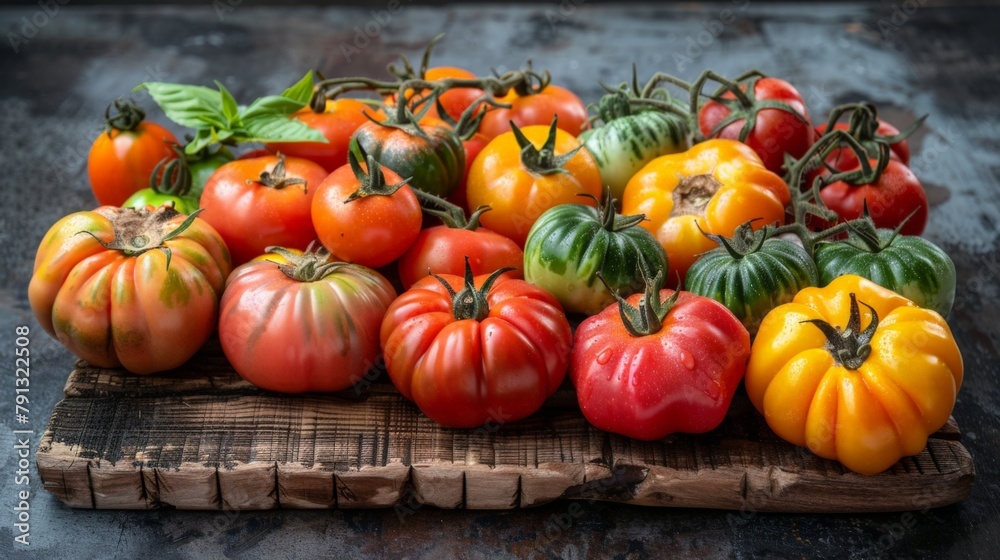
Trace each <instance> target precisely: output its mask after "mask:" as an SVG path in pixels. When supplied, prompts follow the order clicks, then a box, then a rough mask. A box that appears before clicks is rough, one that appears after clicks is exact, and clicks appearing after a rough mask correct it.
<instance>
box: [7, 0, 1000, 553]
mask: <svg viewBox="0 0 1000 560" xmlns="http://www.w3.org/2000/svg"><path fill="white" fill-rule="evenodd" d="M223 1H225V0H223ZM232 3H233V4H236V3H237V2H236V1H235V0H233V1H232ZM578 3H579V1H577V2H576V3H574V2H568V1H567V2H563V4H562V8H560V4H559V3H556V2H551V3H546V4H540V5H538V6H536V7H518V8H514V9H501V8H481V7H475V6H461V5H458V6H448V7H445V8H428V7H417V6H413V5H410V4H409V2H406V1H403V2H402V3H401V6H402V9H401V10H400V11H398V12H397V13H396V14H394V15H392V19H391V21H390V22H389V23H388V24H387V25H384V26H383V28H382V29H380V30H379V32H378V33H377V34H376V36H375V37H374V38H372V39H371V40H370V42H369V43H368V44H367V45H365V46H363V48H361V49H360V50H361V52H360V53H359V54H355V55H354V56H352V57H350V58H349V59H348V57H345V56H344V54H343V50H342V45H350V44H352V42H353V41H354V40H355V35H356V31H355V29H354V28H355V26H359V27H360V28H362V29H363V28H364V26H365V25H366V24H368V23H369V22H371V21H373V16H372V13H371V10H370V9H365V8H357V7H353V8H342V9H335V8H330V9H321V8H308V7H305V8H297V9H294V10H287V9H270V8H257V7H253V8H251V7H247V6H236V7H235V8H234V9H233V10H232V11H229V12H225V13H222V15H221V17H220V15H219V14H218V13H217V11H216V9H214V8H213V6H212V4H211V3H210V2H208V1H207V0H206V1H205V2H204V3H203V4H202V5H200V6H189V7H183V8H169V7H167V8H137V9H128V8H81V9H74V8H72V7H70V6H66V7H62V8H60V11H59V13H57V14H56V15H54V16H52V17H42V16H39V15H37V14H38V13H39V8H38V7H37V5H34V6H28V7H22V8H16V9H10V8H8V9H4V10H3V11H0V30H3V31H4V33H5V37H7V43H5V44H4V45H2V46H0V53H2V54H0V77H2V78H0V79H2V85H0V103H2V104H3V108H4V110H3V112H2V114H0V131H2V133H0V154H2V156H0V157H2V158H3V166H2V169H3V179H2V181H3V182H2V189H0V263H2V267H0V278H2V289H0V355H2V356H3V363H4V364H6V365H5V371H7V372H8V373H7V374H5V375H4V376H3V379H4V381H3V387H0V511H2V513H0V557H3V558H10V557H12V555H15V556H16V557H22V556H23V557H28V558H47V559H54V558H78V557H95V558H97V557H99V558H111V557H114V558H119V557H121V558H132V557H137V556H139V555H156V556H157V557H159V558H163V559H171V558H196V557H221V556H226V557H237V556H238V557H246V558H269V557H286V556H292V555H294V556H317V555H324V556H330V557H334V558H347V557H359V556H363V557H401V558H403V557H405V558H442V557H465V558H486V557H505V558H506V557H524V556H532V555H534V556H535V557H557V558H584V557H616V558H645V557H662V556H683V557H736V558H758V557H761V558H769V557H824V558H869V557H894V558H930V557H935V558H937V557H948V556H954V557H995V551H996V550H997V545H998V540H1000V513H998V506H997V498H998V494H1000V486H998V485H1000V474H998V473H1000V466H998V463H997V449H998V427H1000V394H998V385H997V383H996V381H995V379H996V377H997V375H998V374H1000V366H998V363H1000V351H998V337H997V334H996V327H995V325H996V318H997V317H998V316H1000V295H998V291H1000V290H998V288H997V286H998V282H997V275H998V273H1000V251H998V249H997V237H998V228H997V220H998V216H1000V213H998V206H1000V189H998V179H1000V156H998V154H1000V117H998V111H997V109H998V103H997V100H998V96H997V93H996V92H997V91H998V86H1000V77H998V76H1000V72H998V70H1000V44H998V42H997V41H996V34H995V33H996V31H995V30H996V25H997V23H998V22H1000V8H998V7H962V8H955V9H950V8H938V7H931V6H926V5H923V4H924V3H918V2H900V3H899V5H898V6H897V7H896V8H895V9H894V8H893V7H892V6H893V4H888V5H883V6H880V7H864V6H859V5H851V4H841V5H835V6H805V7H801V6H794V5H790V4H781V5H758V4H757V3H754V4H753V5H752V6H749V7H744V6H745V4H746V3H745V2H721V3H718V4H705V5H687V4H684V5H678V6H676V7H662V8H660V7H653V6H642V5H634V6H633V5H611V4H602V5H600V6H597V5H589V4H581V5H579V6H578V7H574V6H575V4H578ZM221 5H224V4H221ZM386 5H387V4H386V3H378V4H377V8H376V9H384V8H385V6H386ZM914 6H920V7H918V8H916V11H913V12H912V13H909V14H907V13H906V12H905V11H904V10H903V8H906V10H907V11H912V10H913V7H914ZM727 9H728V10H732V15H733V17H734V21H733V22H732V23H731V24H728V25H722V26H721V27H719V29H721V33H720V34H719V36H718V37H713V36H712V35H707V34H704V33H703V31H704V30H705V29H706V23H705V22H710V21H711V20H714V19H718V18H721V17H728V16H727V15H726V14H724V13H723V10H727ZM560 10H561V11H560ZM33 17H35V18H36V19H37V21H39V22H42V21H44V25H39V26H38V27H37V29H36V30H35V32H33V33H32V30H31V29H30V28H28V29H27V30H26V31H27V32H28V33H24V30H22V27H23V26H24V21H25V20H24V19H23V18H28V21H30V20H31V19H32V18H33ZM707 25H708V27H711V28H717V27H718V26H715V25H714V24H711V23H708V24H707ZM370 28H374V25H371V26H370ZM441 31H446V32H447V33H448V37H447V38H446V40H445V41H444V42H443V43H441V45H440V46H439V48H438V50H437V56H436V57H435V62H437V63H439V64H456V65H461V66H464V67H467V68H470V69H472V70H474V71H477V72H480V73H483V72H487V71H488V70H489V69H490V68H491V67H495V68H497V69H498V70H502V69H504V68H510V67H516V66H519V65H521V64H522V63H523V62H524V61H525V59H527V58H531V59H532V60H533V61H534V64H535V65H536V67H539V68H549V69H551V71H552V74H553V76H554V80H555V82H556V83H559V84H563V85H566V86H568V87H570V88H572V89H574V90H576V91H577V92H579V94H580V95H581V96H582V97H583V98H584V99H585V100H587V101H596V99H597V97H598V95H599V94H600V89H599V87H598V85H597V80H603V81H605V82H607V83H616V82H618V81H621V80H623V79H626V78H627V77H628V72H629V66H630V64H631V62H632V61H633V60H634V61H635V62H637V63H638V66H639V70H640V72H641V74H642V75H648V74H650V73H652V72H653V71H654V70H661V71H666V72H670V73H674V74H677V75H680V76H681V77H684V78H687V79H690V78H693V77H694V76H695V75H696V74H697V73H698V72H700V71H701V69H703V68H706V67H713V68H716V69H717V70H719V71H721V72H722V73H724V74H730V75H733V74H737V73H739V72H741V71H743V70H745V69H747V68H750V67H758V68H760V69H762V70H764V71H765V72H767V73H769V74H773V75H778V76H783V77H786V78H788V79H789V80H790V81H792V82H793V83H794V84H796V85H797V86H798V88H799V89H800V91H801V92H802V93H803V95H804V97H805V99H806V102H807V103H808V105H809V107H810V109H811V111H812V112H813V115H814V116H819V115H823V114H825V112H826V111H827V110H828V109H829V108H830V107H831V106H833V105H835V104H838V103H842V102H847V101H854V100H859V99H862V98H866V99H870V100H871V101H874V102H876V103H877V104H878V105H879V106H880V108H881V109H882V114H883V115H884V116H886V117H888V118H889V119H890V120H894V121H896V122H897V124H899V123H904V124H905V123H907V122H909V120H910V119H912V118H913V116H914V115H920V114H924V113H930V114H931V117H930V119H929V120H928V122H927V125H926V127H925V128H924V130H923V131H921V132H920V133H919V134H918V135H917V136H916V138H915V139H914V140H913V141H912V143H913V153H914V158H913V159H914V161H913V168H914V170H915V172H916V173H917V174H918V176H919V177H920V178H921V180H922V181H924V182H925V185H926V186H927V188H928V191H929V194H930V196H931V199H932V200H933V201H934V203H935V206H934V208H933V209H932V211H931V215H930V221H929V224H928V227H927V231H926V236H927V237H928V238H930V239H931V240H933V241H935V242H936V243H939V244H941V245H942V246H943V247H945V248H946V249H947V250H948V251H949V252H951V254H952V256H953V257H954V259H955V261H956V264H957V267H958V272H959V295H958V303H957V306H956V310H955V312H954V313H953V315H952V318H951V322H952V325H953V329H954V331H955V334H956V336H957V337H958V339H959V342H960V346H961V348H962V350H963V352H964V356H965V359H966V376H967V377H966V383H965V386H964V387H963V388H962V393H961V394H960V395H959V399H958V404H957V406H956V408H955V417H956V418H957V419H958V422H959V424H960V425H961V426H962V428H963V430H964V432H965V435H964V443H965V445H966V446H967V447H968V448H969V450H970V451H971V453H972V455H973V457H974V459H975V462H976V468H977V470H978V478H977V481H976V484H975V486H974V488H973V491H972V495H971V496H970V497H969V499H968V500H966V501H965V502H963V503H961V504H958V505H955V506H950V507H946V508H942V509H937V510H931V511H919V510H918V511H914V512H910V513H893V514H884V515H864V516H853V515H774V514H768V515H764V514H754V513H753V512H743V513H740V512H715V511H690V510H674V509H659V508H641V507H634V506H622V505H614V504H603V503H587V502H580V503H572V502H562V503H554V504H551V505H548V506H545V507H541V508H537V509H531V510H519V511H505V512H481V511H475V512H473V511H468V512H467V511H441V510H433V509H431V508H422V509H418V510H416V511H412V512H410V513H411V514H405V513H406V512H397V511H393V510H379V511H315V512H312V511H268V512H245V513H237V512H228V513H226V512H223V513H219V512H208V513H196V512H181V511H169V510H165V511H150V512H124V511H85V510H73V509H70V508H67V507H65V506H64V505H63V504H62V503H61V502H59V501H58V500H56V499H55V498H53V497H52V496H50V495H49V494H48V493H46V492H45V491H44V490H43V488H42V487H41V483H40V481H39V480H38V477H37V473H34V472H32V473H31V484H30V487H29V488H30V491H31V499H30V507H31V509H30V514H31V518H30V524H31V532H30V541H31V545H30V546H28V547H24V546H22V545H19V544H16V543H14V542H13V541H12V539H13V536H14V534H15V529H14V527H13V523H14V511H13V507H14V505H15V502H16V500H15V498H16V492H17V490H20V489H23V488H25V487H24V486H18V485H16V484H15V481H14V477H15V471H16V469H17V460H16V457H15V453H14V449H13V445H14V443H15V442H14V439H13V435H12V430H14V429H20V428H29V429H33V430H34V432H35V434H34V436H32V447H34V446H37V443H38V438H39V437H40V436H41V432H42V431H43V430H44V427H45V423H46V420H47V419H48V415H49V413H50V411H51V409H52V407H53V405H54V404H55V403H56V402H57V401H58V400H59V399H60V398H61V397H62V393H61V389H62V384H63V382H64V381H65V379H66V376H67V374H68V372H69V370H70V368H71V367H72V364H73V358H72V356H70V355H69V354H68V353H67V352H66V351H65V350H63V349H62V348H61V347H60V346H59V345H58V344H57V343H56V342H54V341H53V340H52V339H50V338H49V337H48V336H46V335H45V333H44V332H43V331H42V330H41V329H40V328H39V327H38V326H37V324H36V323H35V321H34V319H33V318H31V314H30V310H29V309H28V305H27V302H26V296H25V293H26V287H27V282H28V279H29V276H30V274H31V266H32V265H31V263H32V259H33V255H34V251H35V248H36V245H37V243H38V240H39V239H40V238H41V236H42V235H43V233H44V232H45V230H46V229H47V228H48V227H49V225H51V224H52V223H53V222H54V221H55V220H57V219H58V218H59V217H61V216H63V215H65V214H67V213H69V212H72V211H76V210H81V209H85V208H89V207H92V206H93V205H94V200H93V198H92V195H91V193H90V191H89V187H88V184H87V179H86V171H85V158H86V153H87V150H88V148H89V145H90V142H91V141H92V140H93V138H94V136H95V135H96V134H97V133H98V131H99V130H100V127H101V118H100V115H101V113H102V111H103V109H104V107H105V105H106V104H107V103H108V102H109V101H110V100H111V99H113V98H114V97H116V96H120V95H127V94H128V93H129V91H130V89H131V88H132V87H133V86H135V85H136V84H138V83H140V82H142V81H144V80H154V79H155V80H166V81H173V82H185V83H206V84H207V83H211V80H213V79H219V80H221V81H223V82H224V83H225V84H226V85H227V87H228V88H229V89H230V90H231V91H232V92H233V93H234V94H235V95H236V97H237V99H250V98H252V97H254V96H258V95H262V94H265V93H270V92H274V91H278V90H280V89H281V88H282V87H284V86H286V85H287V84H289V83H291V81H292V80H294V79H295V78H297V77H299V76H300V75H301V73H302V72H303V71H304V70H305V69H306V68H308V67H315V68H318V69H320V70H323V71H324V72H325V73H326V74H327V75H328V76H339V75H355V74H367V75H383V74H382V73H383V68H384V66H385V64H386V63H387V62H389V61H390V60H392V59H394V58H395V57H396V55H397V54H398V53H399V52H401V51H402V52H406V53H407V54H408V55H409V56H411V58H412V57H414V56H418V52H419V51H420V50H421V48H422V46H423V44H424V43H425V42H426V41H427V40H428V39H429V38H431V37H432V36H434V35H435V34H437V33H439V32H441ZM10 33H15V34H22V35H23V37H24V38H26V39H27V42H24V43H21V44H19V45H18V52H16V53H15V52H14V50H13V48H12V47H11V46H10V44H9V41H10V37H11V35H10ZM28 34H32V36H31V37H30V38H29V37H27V35H28ZM699 39H701V41H702V46H700V51H699V50H698V49H699V47H698V41H699ZM359 46H360V45H359ZM684 57H687V58H686V59H685V58H684ZM138 97H140V98H141V97H142V96H138ZM142 101H143V105H144V106H146V107H147V108H150V109H152V107H151V105H150V103H149V100H148V99H145V100H142ZM150 115H151V117H152V118H154V119H157V120H162V114H161V113H159V112H158V111H155V110H151V111H150ZM817 120H819V119H817ZM16 325H28V326H30V327H31V346H30V348H31V358H32V362H31V365H32V366H33V368H32V373H33V376H32V378H31V379H32V381H33V385H32V386H31V393H30V398H31V402H30V422H29V423H28V424H17V423H16V422H15V421H14V410H13V408H14V403H13V401H14V376H13V372H12V370H13V365H12V364H13V362H14V357H13V353H14V350H13V349H14V340H15V335H14V328H15V326H16Z"/></svg>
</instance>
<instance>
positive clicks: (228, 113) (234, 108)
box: [215, 80, 240, 127]
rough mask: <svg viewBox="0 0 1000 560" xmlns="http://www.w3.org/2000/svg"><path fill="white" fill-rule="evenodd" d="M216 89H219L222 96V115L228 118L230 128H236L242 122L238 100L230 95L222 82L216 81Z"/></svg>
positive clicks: (227, 122)
mask: <svg viewBox="0 0 1000 560" xmlns="http://www.w3.org/2000/svg"><path fill="white" fill-rule="evenodd" d="M215 85H216V87H218V88H219V94H220V95H221V96H222V115H223V116H224V117H226V124H228V125H229V126H230V127H233V126H236V125H238V124H239V121H240V109H239V106H238V105H237V104H236V98H235V97H233V94H231V93H229V90H228V89H226V86H224V85H222V82H220V81H218V80H216V81H215Z"/></svg>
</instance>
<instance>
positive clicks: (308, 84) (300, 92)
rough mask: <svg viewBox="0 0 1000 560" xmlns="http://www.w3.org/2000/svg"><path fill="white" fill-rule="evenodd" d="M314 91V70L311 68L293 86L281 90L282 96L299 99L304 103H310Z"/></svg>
mask: <svg viewBox="0 0 1000 560" xmlns="http://www.w3.org/2000/svg"><path fill="white" fill-rule="evenodd" d="M312 93H313V71H312V70H310V71H308V72H306V75H305V76H302V79H301V80H299V81H298V82H296V83H295V85H293V86H292V87H290V88H288V89H286V90H285V91H283V92H281V97H286V98H288V99H291V100H293V101H299V102H301V103H302V105H303V106H304V105H306V104H308V103H309V99H311V98H312Z"/></svg>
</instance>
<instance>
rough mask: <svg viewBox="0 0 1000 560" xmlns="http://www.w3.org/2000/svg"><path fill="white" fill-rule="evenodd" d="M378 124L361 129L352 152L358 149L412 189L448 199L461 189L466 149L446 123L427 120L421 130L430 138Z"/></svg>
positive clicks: (352, 143) (404, 128) (370, 123)
mask: <svg viewBox="0 0 1000 560" xmlns="http://www.w3.org/2000/svg"><path fill="white" fill-rule="evenodd" d="M412 127H413V125H407V126H404V127H403V128H400V127H397V126H388V125H383V124H379V123H376V122H369V123H366V124H363V125H361V128H359V129H358V130H357V131H356V132H355V133H354V137H353V138H351V147H350V149H351V150H354V151H355V153H357V149H358V147H360V148H362V149H363V150H364V152H365V153H366V154H368V155H370V156H372V157H374V158H375V161H377V162H379V163H380V164H382V166H383V167H388V168H389V169H391V170H393V171H395V172H396V173H398V174H399V176H400V177H403V178H404V179H408V183H409V185H410V186H411V187H413V188H417V189H420V190H422V191H424V192H428V193H431V194H433V195H435V196H439V197H442V198H443V197H445V196H448V194H450V193H451V192H452V191H454V190H455V189H456V188H458V184H459V183H460V182H461V180H462V176H463V174H464V173H465V148H464V147H463V146H462V141H461V140H460V139H459V138H458V136H456V135H455V133H454V132H452V130H451V128H450V127H449V126H448V125H447V124H445V123H444V122H443V121H438V120H437V119H424V120H423V121H421V123H420V128H421V129H422V130H423V133H424V134H425V135H426V137H421V136H420V135H419V134H417V133H416V132H415V131H414V130H413V128H412Z"/></svg>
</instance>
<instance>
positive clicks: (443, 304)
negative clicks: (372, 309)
mask: <svg viewBox="0 0 1000 560" xmlns="http://www.w3.org/2000/svg"><path fill="white" fill-rule="evenodd" d="M503 272H504V270H503V269H500V270H498V271H496V272H494V273H493V274H491V275H490V276H478V277H475V278H474V277H473V276H472V272H471V270H470V269H469V267H468V266H467V267H466V272H465V278H464V279H463V278H462V277H461V276H453V275H450V274H449V275H441V276H429V277H426V278H424V279H422V280H420V281H418V282H417V283H416V284H414V285H413V287H412V288H410V289H409V290H408V291H406V292H405V293H403V294H402V295H400V296H399V298H397V299H396V301H394V302H393V303H392V305H391V306H390V307H389V310H388V311H387V312H386V315H385V319H384V321H383V322H382V332H381V340H382V350H383V352H384V356H385V365H386V369H387V370H388V372H389V377H390V378H391V379H392V382H393V384H394V385H395V386H396V388H397V389H399V392H400V393H402V394H403V396H404V397H406V398H408V399H410V400H412V401H413V402H415V403H416V405H417V406H418V407H420V410H422V411H423V412H424V413H425V414H427V416H428V417H430V418H431V419H433V420H435V421H437V422H439V423H440V424H443V425H445V426H449V427H455V428H471V427H475V426H481V425H483V424H484V423H486V422H487V421H493V422H499V423H503V422H512V421H514V420H519V419H521V418H525V417H527V416H529V415H531V414H533V413H534V412H535V411H537V410H538V409H539V408H540V407H541V406H542V403H543V402H544V401H545V399H546V398H547V397H548V396H549V395H551V394H552V393H553V392H555V390H556V389H557V388H558V387H559V385H560V383H562V381H563V379H564V377H565V375H566V365H567V363H568V361H569V351H570V343H571V341H572V336H573V335H572V332H571V331H570V327H569V322H567V320H566V316H565V315H564V314H563V311H562V308H561V307H560V306H559V302H557V301H556V300H555V298H553V297H552V296H551V295H550V294H549V293H548V292H546V291H545V290H543V289H541V288H538V287H535V286H533V285H531V284H529V283H527V282H525V281H524V280H517V279H513V278H507V277H505V276H503V275H502V273H503Z"/></svg>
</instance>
